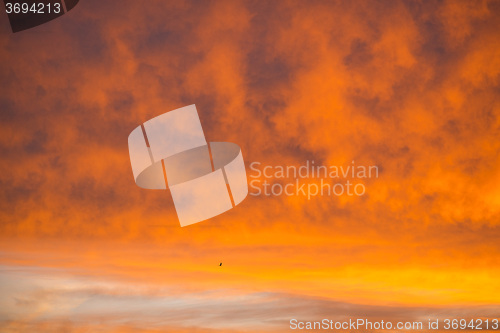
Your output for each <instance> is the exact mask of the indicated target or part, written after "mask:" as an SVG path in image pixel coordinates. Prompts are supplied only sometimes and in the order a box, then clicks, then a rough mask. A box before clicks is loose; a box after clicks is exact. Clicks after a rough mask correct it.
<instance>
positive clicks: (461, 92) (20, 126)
mask: <svg viewBox="0 0 500 333" xmlns="http://www.w3.org/2000/svg"><path fill="white" fill-rule="evenodd" d="M499 15H500V2H498V1H475V2H470V1H308V2H305V1H298V0H296V1H273V2H270V1H224V0H221V1H159V0H153V1H148V2H147V3H146V2H139V1H131V0H123V1H120V2H119V4H118V3H117V2H116V3H115V2H113V3H112V2H103V1H98V0H81V1H80V3H79V4H78V5H77V6H76V7H75V8H74V9H73V10H71V11H70V12H68V13H67V14H66V15H63V16H62V17H60V18H58V19H56V20H54V21H51V22H49V23H47V24H44V25H41V26H38V27H36V28H33V29H30V30H26V31H23V32H19V33H15V34H13V33H12V32H11V30H10V26H9V23H8V20H7V16H6V15H0V49H1V51H0V57H1V58H0V59H1V62H0V80H1V87H2V90H1V92H0V153H1V156H2V158H1V159H0V171H1V172H0V185H1V187H0V188H1V190H0V221H1V222H0V291H1V294H2V295H3V296H2V299H1V300H0V330H1V331H2V332H34V331H37V332H88V331H90V332H165V331H168V332H199V333H204V332H255V331H260V332H265V331H269V332H281V331H283V332H284V331H289V330H290V328H289V321H290V319H292V318H297V319H300V320H318V319H322V318H331V319H338V320H345V319H349V318H357V317H363V318H373V319H374V320H379V319H384V320H387V319H389V320H399V319H400V318H402V319H404V320H423V321H425V322H426V321H427V319H428V318H451V317H453V318H457V317H458V318H499V314H500V279H499V278H498V277H499V276H500V255H499V254H500V242H499V241H498V240H499V238H500V167H499V165H500V154H499V151H500V140H499V137H500V98H499V96H500V43H499V38H500V20H499ZM191 104H196V107H197V109H198V114H199V116H200V120H201V124H202V126H203V130H204V133H205V136H206V139H207V140H208V141H227V142H233V143H236V144H238V145H239V146H240V147H241V151H242V154H243V158H244V161H245V163H246V166H247V175H251V174H252V173H251V169H250V164H251V163H253V162H259V163H261V164H260V165H261V166H265V165H269V166H276V165H294V166H300V165H303V164H304V163H306V161H314V162H315V163H316V164H317V165H326V166H331V165H333V166H346V165H350V164H351V163H352V161H355V163H356V164H357V165H376V166H378V169H379V174H378V177H377V178H371V179H362V180H359V181H361V182H362V183H363V184H364V185H365V186H366V193H365V194H364V195H363V196H346V195H343V196H316V197H313V198H307V197H306V196H303V195H295V196H284V195H281V196H263V195H261V196H248V197H247V198H246V199H245V200H244V201H243V202H242V203H241V204H239V205H238V206H236V207H235V208H234V209H232V210H230V211H228V212H226V213H224V214H222V215H220V216H217V217H215V218H212V219H210V220H208V221H204V222H201V223H197V224H194V225H191V226H188V227H184V228H181V227H180V225H179V222H178V219H177V215H176V212H175V208H174V205H173V203H172V198H171V195H170V192H169V191H154V190H144V189H141V188H139V187H138V186H136V184H135V182H134V178H133V175H132V170H131V166H130V159H129V155H128V146H127V137H128V135H129V134H130V132H131V131H132V130H133V129H134V128H136V127H137V126H138V125H140V124H141V123H143V122H145V121H146V120H149V119H151V118H153V117H155V116H158V115H160V114H162V113H165V112H167V111H170V110H174V109H177V108H180V107H183V106H186V105H191ZM273 181H275V182H280V181H281V180H278V179H276V180H273ZM220 262H222V263H223V265H222V266H219V263H220Z"/></svg>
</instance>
